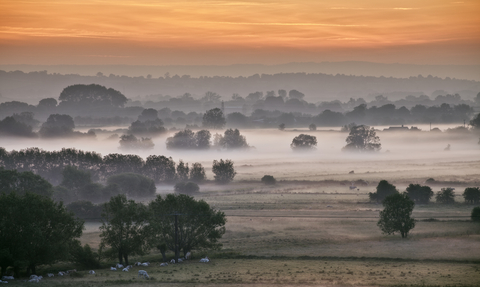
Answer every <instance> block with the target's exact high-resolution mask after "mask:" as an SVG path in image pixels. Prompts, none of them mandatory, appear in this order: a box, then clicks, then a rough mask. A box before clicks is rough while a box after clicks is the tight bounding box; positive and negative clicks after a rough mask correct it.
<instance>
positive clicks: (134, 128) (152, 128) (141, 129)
mask: <svg viewBox="0 0 480 287" xmlns="http://www.w3.org/2000/svg"><path fill="white" fill-rule="evenodd" d="M166 132H167V130H166V129H165V128H164V127H163V121H162V120H161V119H158V118H157V119H155V120H146V121H140V120H138V121H134V122H133V123H131V124H130V127H128V133H129V134H132V135H138V136H158V135H161V134H163V133H166Z"/></svg>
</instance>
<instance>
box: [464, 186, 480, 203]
mask: <svg viewBox="0 0 480 287" xmlns="http://www.w3.org/2000/svg"><path fill="white" fill-rule="evenodd" d="M463 198H465V202H466V203H471V204H478V203H479V202H480V188H479V187H467V188H465V190H464V192H463Z"/></svg>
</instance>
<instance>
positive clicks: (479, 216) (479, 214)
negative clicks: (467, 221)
mask: <svg viewBox="0 0 480 287" xmlns="http://www.w3.org/2000/svg"><path fill="white" fill-rule="evenodd" d="M472 221H475V222H480V206H477V207H474V208H473V209H472Z"/></svg>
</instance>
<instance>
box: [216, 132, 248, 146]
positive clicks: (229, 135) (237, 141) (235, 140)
mask: <svg viewBox="0 0 480 287" xmlns="http://www.w3.org/2000/svg"><path fill="white" fill-rule="evenodd" d="M218 144H219V145H220V146H221V147H222V148H225V149H242V148H243V149H244V148H248V147H249V146H248V143H247V139H246V138H245V136H242V135H241V134H240V131H239V130H238V129H235V130H233V129H228V130H226V131H225V133H224V135H223V137H221V138H220V140H219V142H218Z"/></svg>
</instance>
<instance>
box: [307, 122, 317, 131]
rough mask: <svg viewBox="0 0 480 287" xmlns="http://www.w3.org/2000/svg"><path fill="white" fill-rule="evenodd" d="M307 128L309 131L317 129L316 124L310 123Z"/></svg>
mask: <svg viewBox="0 0 480 287" xmlns="http://www.w3.org/2000/svg"><path fill="white" fill-rule="evenodd" d="M308 129H309V130H311V131H316V130H317V126H316V125H315V124H310V125H309V126H308Z"/></svg>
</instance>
